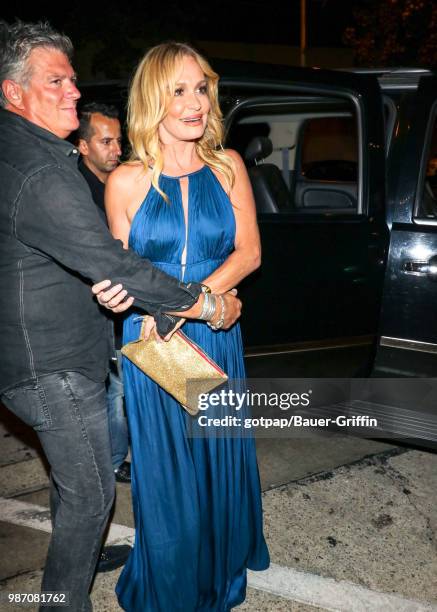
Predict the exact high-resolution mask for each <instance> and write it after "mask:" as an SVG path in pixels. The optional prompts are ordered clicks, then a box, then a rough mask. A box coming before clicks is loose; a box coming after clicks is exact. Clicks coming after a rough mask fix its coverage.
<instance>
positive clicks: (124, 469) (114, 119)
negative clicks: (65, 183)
mask: <svg viewBox="0 0 437 612" xmlns="http://www.w3.org/2000/svg"><path fill="white" fill-rule="evenodd" d="M79 120H80V125H79V130H78V143H77V144H78V148H79V151H80V153H81V155H82V158H81V160H80V162H79V170H80V171H81V173H82V174H83V176H84V178H85V180H86V182H87V183H88V186H89V188H90V190H91V195H92V197H93V200H94V202H95V204H96V205H97V207H98V209H99V211H100V212H101V213H102V215H103V218H104V220H105V222H106V213H105V184H106V181H107V179H108V176H109V175H110V173H111V172H112V171H113V170H115V168H116V167H117V166H118V164H119V160H120V156H121V152H122V151H121V126H120V121H119V119H118V111H117V109H116V108H115V106H108V105H106V104H97V103H96V102H91V103H89V104H86V105H85V106H83V107H82V110H81V112H80V116H79ZM108 316H109V317H110V318H111V322H112V323H113V330H114V344H115V346H114V355H113V357H112V359H111V362H110V371H109V376H108V381H107V399H108V418H109V433H110V438H111V450H112V466H113V468H114V473H115V479H116V480H117V481H118V482H130V480H131V476H130V463H129V462H127V461H126V457H127V453H128V432H127V422H126V417H125V413H124V405H123V396H124V393H123V378H122V376H123V375H122V369H121V368H122V365H121V364H122V361H121V352H120V349H121V337H122V330H123V320H122V318H121V317H117V316H114V317H112V316H111V313H108Z"/></svg>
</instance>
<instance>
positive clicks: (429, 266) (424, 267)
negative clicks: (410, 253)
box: [402, 255, 437, 279]
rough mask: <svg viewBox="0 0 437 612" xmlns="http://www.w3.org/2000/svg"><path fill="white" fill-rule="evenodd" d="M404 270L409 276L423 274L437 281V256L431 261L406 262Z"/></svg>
mask: <svg viewBox="0 0 437 612" xmlns="http://www.w3.org/2000/svg"><path fill="white" fill-rule="evenodd" d="M402 269H403V270H404V272H407V274H422V275H424V276H429V277H430V278H432V279H437V255H433V257H431V259H430V260H429V261H405V262H404V264H403V266H402Z"/></svg>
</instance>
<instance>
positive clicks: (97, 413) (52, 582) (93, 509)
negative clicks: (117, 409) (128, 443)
mask: <svg viewBox="0 0 437 612" xmlns="http://www.w3.org/2000/svg"><path fill="white" fill-rule="evenodd" d="M2 400H3V402H4V403H5V405H6V406H7V407H8V408H9V409H10V410H11V411H12V412H13V413H14V414H16V415H17V416H18V417H19V418H20V419H22V420H23V421H24V422H25V423H27V424H28V425H30V426H32V427H33V428H34V429H35V431H36V432H37V434H38V437H39V439H40V441H41V445H42V447H43V449H44V452H45V455H46V457H47V460H48V462H49V464H50V467H51V491H50V504H51V513H52V514H51V518H52V527H53V531H52V536H51V539H50V544H49V549H48V554H47V561H46V565H45V569H44V575H43V580H42V587H41V589H42V591H68V592H69V601H70V604H69V606H68V609H69V610H71V611H74V612H88V611H90V610H92V605H91V600H90V597H89V589H90V585H91V581H92V578H93V575H94V571H95V567H96V563H97V558H98V555H99V551H100V546H101V540H102V533H103V530H104V528H105V525H106V522H107V519H108V515H109V512H110V510H111V507H112V504H113V501H114V490H115V483H114V472H113V470H112V465H111V453H110V442H109V428H108V418H107V405H106V392H105V385H104V384H103V383H96V382H94V381H92V380H90V379H88V378H87V377H86V376H83V375H82V374H78V373H76V372H60V373H53V374H47V375H43V376H41V377H40V378H39V379H38V380H37V382H33V383H29V384H23V385H21V386H18V387H15V388H14V389H11V390H8V391H6V392H5V393H4V395H3V396H2ZM41 609H44V610H58V608H56V607H52V606H44V607H42V608H41Z"/></svg>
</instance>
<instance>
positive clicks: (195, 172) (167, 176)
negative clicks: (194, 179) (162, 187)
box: [160, 164, 207, 179]
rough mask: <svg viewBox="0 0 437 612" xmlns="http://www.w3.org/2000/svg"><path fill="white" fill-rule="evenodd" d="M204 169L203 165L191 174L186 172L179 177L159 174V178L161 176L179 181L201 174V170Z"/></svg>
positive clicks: (204, 165)
mask: <svg viewBox="0 0 437 612" xmlns="http://www.w3.org/2000/svg"><path fill="white" fill-rule="evenodd" d="M205 168H207V165H206V164H203V166H202V167H201V168H199V169H198V170H194V171H193V172H187V173H186V174H181V175H180V176H171V175H170V174H164V173H163V172H161V175H160V176H163V177H165V178H169V179H181V178H185V177H186V176H192V175H193V174H198V173H199V172H202V170H204V169H205Z"/></svg>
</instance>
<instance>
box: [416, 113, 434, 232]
mask: <svg viewBox="0 0 437 612" xmlns="http://www.w3.org/2000/svg"><path fill="white" fill-rule="evenodd" d="M421 175H422V179H421V180H420V181H419V190H418V193H419V197H418V199H417V213H416V217H417V218H418V219H430V220H434V219H435V220H437V109H436V108H434V112H433V114H432V119H431V122H430V127H429V130H428V138H427V142H426V146H425V154H424V157H423V163H422V172H421Z"/></svg>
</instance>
